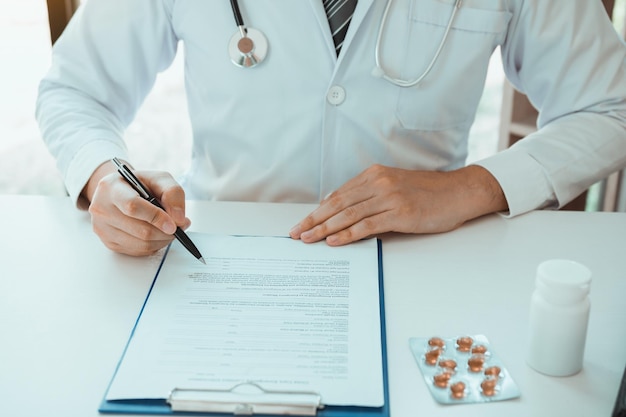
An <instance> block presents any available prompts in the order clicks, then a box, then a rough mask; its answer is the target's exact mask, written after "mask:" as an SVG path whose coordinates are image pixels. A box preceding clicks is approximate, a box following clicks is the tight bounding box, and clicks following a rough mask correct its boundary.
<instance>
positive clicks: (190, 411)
mask: <svg viewBox="0 0 626 417" xmlns="http://www.w3.org/2000/svg"><path fill="white" fill-rule="evenodd" d="M376 243H377V249H378V291H379V297H380V300H379V310H380V311H379V312H380V341H381V357H382V378H383V398H384V404H383V405H382V406H381V407H362V406H334V405H325V404H323V402H322V399H321V397H320V396H319V395H318V394H317V393H316V392H310V391H308V392H306V391H268V390H265V389H264V388H263V387H261V386H259V385H257V384H255V383H254V382H248V381H242V382H241V383H239V384H236V385H235V386H233V387H232V388H231V389H228V390H212V389H207V390H198V389H193V390H187V389H185V388H184V387H172V390H171V391H170V394H169V396H168V398H163V399H133V400H107V399H106V398H107V393H108V390H109V387H110V384H111V383H112V382H113V380H114V379H115V373H116V372H117V369H116V371H115V372H114V374H113V377H112V378H111V382H110V384H109V387H107V390H106V392H105V395H104V397H103V400H102V401H101V403H100V406H99V408H98V411H99V412H100V413H102V414H142V415H187V416H214V417H231V416H233V415H261V416H270V417H271V416H275V417H279V416H283V415H316V416H319V417H353V416H365V417H389V413H390V411H389V383H388V371H387V343H386V326H385V305H384V292H383V290H384V288H383V287H384V286H383V263H382V242H381V240H380V239H377V241H376ZM168 251H169V248H168ZM166 257H167V252H166V253H165V255H164V256H163V260H162V261H161V264H160V266H159V269H158V270H157V273H156V274H155V278H154V280H153V283H152V286H154V282H155V281H156V279H157V277H158V276H159V272H160V270H161V267H162V266H163V262H164V261H165V258H166ZM151 289H152V288H151ZM149 297H150V291H149V292H148V296H147V297H146V300H145V302H147V300H148V298H149ZM145 302H144V307H145ZM141 312H143V308H142V311H141ZM141 312H140V313H139V317H138V318H137V320H136V322H135V326H134V328H133V331H132V332H131V337H130V338H129V340H128V342H127V346H128V343H130V340H131V338H132V334H133V333H134V330H135V328H136V327H137V324H138V323H139V320H140V318H141ZM125 350H126V349H125ZM123 358H124V355H122V357H121V358H120V361H119V363H121V362H122V360H123ZM119 363H118V368H119ZM241 387H244V388H245V389H244V391H240V388H241ZM250 388H252V390H250ZM261 397H262V398H261ZM279 397H280V398H281V399H283V400H282V401H281V402H276V401H274V398H279ZM286 397H288V398H289V399H290V400H288V401H284V398H286Z"/></svg>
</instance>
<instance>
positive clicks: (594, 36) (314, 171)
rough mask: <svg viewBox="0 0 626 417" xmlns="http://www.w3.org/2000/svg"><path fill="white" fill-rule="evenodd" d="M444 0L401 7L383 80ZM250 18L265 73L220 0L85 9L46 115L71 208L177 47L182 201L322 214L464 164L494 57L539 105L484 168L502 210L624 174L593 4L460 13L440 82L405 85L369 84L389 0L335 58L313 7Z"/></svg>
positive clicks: (65, 44) (530, 0) (134, 0)
mask: <svg viewBox="0 0 626 417" xmlns="http://www.w3.org/2000/svg"><path fill="white" fill-rule="evenodd" d="M452 3H453V0H396V1H394V4H393V6H392V8H391V11H390V15H389V20H388V22H387V25H386V29H385V32H384V35H383V41H382V47H381V49H380V55H381V61H382V64H383V66H384V68H385V69H386V71H387V72H388V73H389V74H390V75H392V76H395V77H402V78H405V79H412V78H415V77H417V76H418V75H419V74H420V73H421V72H422V71H423V70H424V68H425V67H426V66H427V64H428V63H429V62H430V60H431V58H432V56H433V54H434V53H435V49H436V48H437V46H438V45H439V41H440V39H441V37H442V34H443V31H444V28H445V25H446V24H447V22H448V18H449V16H450V13H451V11H452ZM240 5H241V10H242V14H243V17H244V20H245V22H246V24H247V25H248V26H250V27H254V28H257V29H259V30H261V31H263V32H264V33H265V35H266V37H267V39H268V42H269V53H268V56H267V59H266V60H265V62H263V63H262V64H261V65H259V66H258V67H255V68H248V69H245V68H238V67H236V66H235V65H233V63H232V62H231V61H230V58H229V55H228V51H227V45H228V42H229V39H230V37H231V36H232V34H233V33H234V32H235V31H236V27H235V23H234V19H233V16H232V12H231V8H230V4H229V1H227V0H184V1H182V0H181V1H175V0H89V1H88V2H87V3H86V4H85V5H83V6H82V7H81V8H80V9H79V11H78V12H77V15H76V16H75V17H74V18H73V19H72V21H71V23H70V25H69V26H68V28H67V29H66V31H65V33H64V34H63V36H62V37H61V38H60V40H59V41H58V42H57V44H56V46H55V48H54V53H53V60H52V67H51V69H50V71H49V73H48V74H47V75H46V77H45V79H44V80H43V81H42V83H41V87H40V95H39V99H38V108H37V117H38V120H39V123H40V126H41V130H42V133H43V137H44V139H45V141H46V142H47V144H48V146H49V148H50V150H51V152H52V153H53V155H55V156H56V158H57V159H58V165H59V168H60V170H61V172H62V173H63V175H64V177H65V181H66V185H67V188H68V191H69V193H70V195H71V196H72V197H73V198H74V199H78V197H79V194H80V191H81V190H82V188H83V186H84V185H85V183H86V181H87V180H88V178H89V176H90V175H91V173H92V172H93V170H94V169H95V168H96V167H97V166H98V165H99V164H100V163H102V162H103V161H106V160H107V159H110V158H112V157H114V156H117V157H120V158H127V154H126V148H125V146H124V143H123V135H124V129H125V127H126V126H127V125H128V124H129V123H130V121H131V120H132V118H133V117H134V115H135V112H136V110H137V108H138V107H139V105H140V104H141V102H142V100H143V99H144V97H145V96H146V94H147V93H148V91H149V90H150V88H151V87H152V85H153V82H154V79H155V76H156V74H157V73H158V72H159V71H162V70H163V69H165V68H166V67H168V65H169V64H170V63H171V61H172V59H173V57H174V55H175V52H176V49H177V45H178V42H179V41H182V42H183V43H184V52H185V84H186V92H187V99H188V108H189V113H190V117H191V122H192V129H193V135H194V138H193V154H192V156H191V158H192V161H191V169H190V171H189V172H188V173H187V174H186V175H185V178H184V179H182V183H183V185H184V188H185V190H186V193H187V198H191V199H214V200H250V201H284V202H317V201H319V200H320V199H321V198H322V197H323V196H325V195H326V194H328V193H329V192H331V191H333V190H335V189H336V188H338V187H339V186H341V185H342V184H343V183H344V182H345V181H347V180H348V179H350V178H352V177H354V176H355V175H357V174H358V173H360V172H361V171H362V170H364V169H365V168H367V167H368V166H370V165H372V164H374V163H379V164H384V165H390V166H396V167H402V168H408V169H427V170H451V169H455V168H458V167H461V166H463V165H464V164H465V159H466V155H467V138H468V131H469V128H470V126H471V124H472V122H473V120H474V117H475V113H476V108H477V104H478V102H479V99H480V96H481V93H482V90H483V86H484V81H485V76H486V72H487V66H488V62H489V58H490V56H491V54H492V52H493V51H494V50H495V48H496V47H497V46H498V45H500V46H501V50H502V56H503V64H504V69H505V72H506V75H507V76H508V78H509V79H510V80H511V82H512V83H513V84H514V85H515V86H516V87H517V88H519V89H520V90H522V91H523V92H525V93H526V94H528V96H529V97H530V99H531V101H532V102H533V103H534V105H535V106H536V107H537V108H539V109H540V110H541V115H540V118H539V125H540V130H539V131H538V132H537V133H534V134H532V135H530V136H529V137H527V138H526V139H525V140H522V141H520V142H518V144H516V145H515V146H513V147H512V148H510V149H508V150H506V151H504V152H500V153H499V154H497V155H495V156H492V157H489V158H487V159H485V160H483V161H480V162H479V164H480V165H482V166H484V167H485V168H487V169H488V170H489V171H490V172H491V173H492V174H493V175H494V176H495V177H496V179H497V180H498V181H499V183H500V185H501V186H502V188H503V190H504V193H505V195H506V198H507V200H508V204H509V207H510V215H516V214H520V213H523V212H526V211H529V210H532V209H535V208H540V207H557V206H559V205H562V204H565V203H566V202H568V201H569V200H570V199H572V198H573V197H575V196H576V195H577V194H579V193H580V192H582V191H583V190H584V189H585V188H587V187H588V186H589V185H591V184H593V183H594V182H595V181H597V180H599V179H601V178H603V177H605V176H606V175H608V174H610V173H611V172H613V171H615V170H618V169H620V168H622V167H624V166H625V165H626V101H625V97H626V74H625V71H624V62H625V59H624V57H625V47H624V45H623V44H622V42H621V41H620V40H619V37H618V36H617V34H616V33H615V31H614V30H613V28H612V27H611V26H610V24H609V21H608V19H607V17H606V13H605V12H604V10H603V9H602V6H601V3H600V1H590V0H549V1H548V0H525V1H524V0H464V1H463V4H462V8H461V9H460V10H459V12H458V14H457V17H456V18H455V21H454V24H453V28H452V30H451V32H450V35H449V38H448V41H447V42H446V44H445V46H444V48H443V51H442V52H441V55H440V57H439V59H438V60H437V62H436V64H435V66H434V68H433V70H432V72H431V73H430V74H429V75H428V77H427V78H426V79H425V80H424V82H423V83H422V84H421V85H419V86H418V87H412V88H401V87H397V86H395V85H392V84H391V83H389V82H387V81H385V80H383V79H381V78H376V77H374V76H373V75H372V69H373V68H374V66H375V61H374V50H375V43H376V35H377V31H378V28H379V25H380V22H381V16H382V13H383V10H384V7H385V2H384V1H379V0H359V3H358V6H357V8H356V11H355V14H354V17H353V19H352V22H351V24H350V27H349V31H348V34H347V37H346V40H345V43H344V45H343V48H342V51H341V55H340V56H339V58H337V57H336V55H335V52H334V47H333V44H332V38H331V36H330V32H329V28H328V23H327V20H326V17H325V14H324V9H323V7H322V1H321V0H240ZM172 140H173V143H172V146H175V143H174V141H175V138H172ZM131 162H132V161H131ZM79 203H80V201H79Z"/></svg>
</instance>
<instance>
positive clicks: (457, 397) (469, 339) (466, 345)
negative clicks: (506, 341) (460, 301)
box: [409, 335, 520, 404]
mask: <svg viewBox="0 0 626 417" xmlns="http://www.w3.org/2000/svg"><path fill="white" fill-rule="evenodd" d="M409 347H410V348H411V351H412V352H413V357H414V358H415V361H416V362H417V364H418V366H419V368H420V371H421V372H422V375H423V376H424V380H425V381H426V385H427V386H428V388H429V389H430V392H431V394H432V396H433V398H434V399H435V400H436V401H437V402H439V403H441V404H463V403H465V404H467V403H478V402H488V401H502V400H509V399H512V398H517V397H519V396H520V391H519V389H518V388H517V385H516V384H515V381H513V378H511V375H510V374H509V372H508V371H507V370H506V368H505V367H504V364H503V363H502V361H501V360H500V359H499V358H498V357H497V356H496V354H495V353H494V352H493V350H492V349H491V346H490V345H489V341H488V340H487V338H486V337H485V336H483V335H476V336H460V337H453V338H441V337H430V338H421V337H414V338H411V339H409Z"/></svg>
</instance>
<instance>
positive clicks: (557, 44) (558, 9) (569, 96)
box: [478, 0, 626, 216]
mask: <svg viewBox="0 0 626 417" xmlns="http://www.w3.org/2000/svg"><path fill="white" fill-rule="evenodd" d="M518 3H519V4H521V10H518V14H517V18H516V19H515V20H513V21H512V23H511V26H510V28H509V33H508V35H507V38H506V40H505V42H504V44H503V46H502V57H503V65H504V70H505V73H506V75H507V78H508V79H509V80H510V82H511V83H512V84H513V86H514V87H515V88H516V89H518V90H520V91H521V92H523V93H525V94H526V95H527V96H528V98H529V100H530V101H531V103H532V104H533V105H534V106H535V108H537V109H539V118H538V122H537V127H538V130H537V131H536V132H535V133H533V134H531V135H529V136H527V137H525V138H524V139H522V140H520V141H518V142H517V143H515V144H514V145H513V146H511V147H510V148H509V149H507V150H504V151H502V152H500V153H498V154H496V155H494V156H492V157H490V158H487V159H485V160H483V161H480V162H478V164H479V165H482V166H483V167H485V168H486V169H488V170H489V171H490V172H491V173H492V174H493V175H494V176H495V177H496V179H497V180H498V181H499V183H500V185H501V187H502V189H503V191H504V193H505V196H506V198H507V201H508V204H509V215H510V216H515V215H518V214H521V213H524V212H527V211H530V210H533V209H536V208H558V207H561V206H563V205H564V204H566V203H567V202H569V201H571V200H572V199H573V198H575V197H576V196H577V195H579V194H580V193H582V192H583V191H584V190H586V189H587V188H588V187H589V186H590V185H592V184H593V183H595V182H597V181H598V180H601V179H602V178H605V177H606V176H607V175H609V174H611V173H612V172H614V171H617V170H619V169H622V168H624V166H626V72H625V70H624V68H625V67H624V63H625V50H626V49H625V47H624V44H623V42H622V41H621V40H620V38H619V36H618V35H617V33H616V32H615V30H614V29H613V27H612V26H611V24H610V22H609V19H608V17H607V15H606V12H605V11H604V9H603V8H602V4H601V2H599V1H588V0H578V1H571V0H551V1H544V0H526V1H523V2H518Z"/></svg>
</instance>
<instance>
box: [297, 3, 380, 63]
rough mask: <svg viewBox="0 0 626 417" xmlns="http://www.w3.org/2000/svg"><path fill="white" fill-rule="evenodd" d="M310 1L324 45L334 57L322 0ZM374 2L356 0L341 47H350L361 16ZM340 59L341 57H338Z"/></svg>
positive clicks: (361, 20)
mask: <svg viewBox="0 0 626 417" xmlns="http://www.w3.org/2000/svg"><path fill="white" fill-rule="evenodd" d="M309 1H310V3H311V7H312V9H313V13H314V14H315V17H316V18H317V22H318V23H319V26H320V30H321V31H322V33H324V39H326V46H327V47H328V53H329V54H330V55H331V57H332V58H333V59H336V58H337V57H336V53H335V44H334V43H333V38H332V36H330V26H329V25H328V18H327V16H326V12H325V11H324V4H323V3H322V1H323V0H309ZM373 3H374V0H358V2H357V5H356V10H355V11H354V15H353V16H352V20H351V21H350V27H349V28H348V33H347V34H346V39H345V40H344V41H343V46H342V47H341V48H342V49H347V48H349V47H350V43H351V42H352V39H353V38H354V34H355V33H356V32H357V30H358V28H359V26H360V25H361V23H363V18H364V17H365V15H366V14H367V11H368V10H369V8H370V6H371V5H372V4H373ZM339 59H341V57H339Z"/></svg>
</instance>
